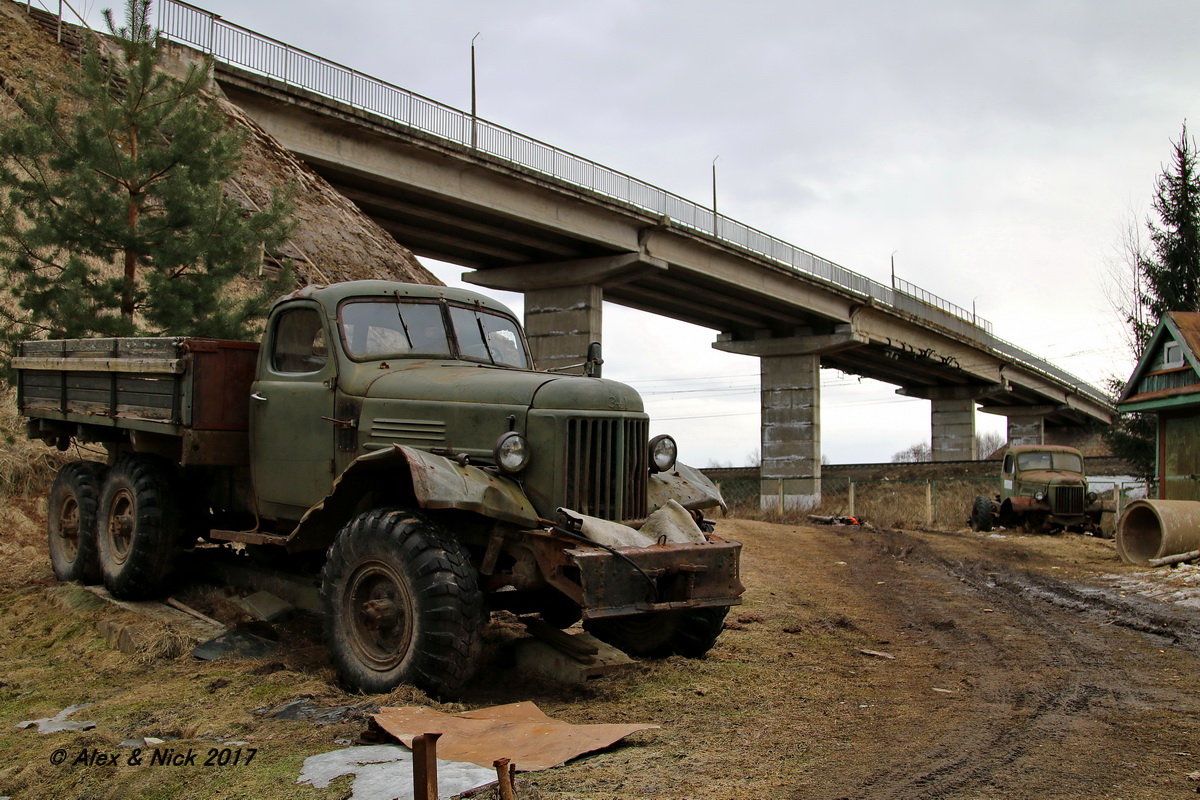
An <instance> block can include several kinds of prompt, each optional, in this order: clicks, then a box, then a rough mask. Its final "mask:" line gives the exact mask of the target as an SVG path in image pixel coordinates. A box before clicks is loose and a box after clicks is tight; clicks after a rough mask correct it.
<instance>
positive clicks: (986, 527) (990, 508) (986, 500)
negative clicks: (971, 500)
mask: <svg viewBox="0 0 1200 800" xmlns="http://www.w3.org/2000/svg"><path fill="white" fill-rule="evenodd" d="M995 508H996V505H995V503H993V502H992V498H990V497H984V496H982V495H980V496H979V497H976V498H975V504H974V505H973V506H971V530H973V531H980V532H982V533H987V532H988V531H990V530H991V529H992V528H994V527H996V511H995Z"/></svg>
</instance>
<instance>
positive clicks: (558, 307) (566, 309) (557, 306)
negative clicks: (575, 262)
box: [525, 286, 604, 374]
mask: <svg viewBox="0 0 1200 800" xmlns="http://www.w3.org/2000/svg"><path fill="white" fill-rule="evenodd" d="M603 305H604V289H602V288H600V287H599V286H564V287H561V288H557V289H533V290H530V291H527V292H525V335H526V336H527V337H528V338H529V349H530V351H532V353H533V363H534V364H536V365H537V368H538V369H547V370H557V369H562V368H563V367H571V366H573V365H576V364H582V363H583V362H584V360H585V359H586V358H587V350H588V345H589V344H591V343H592V342H599V341H602V338H601V333H602V329H603V324H602V323H603V313H602V312H603ZM562 371H563V372H569V373H576V374H583V368H582V367H579V368H575V369H565V370H562Z"/></svg>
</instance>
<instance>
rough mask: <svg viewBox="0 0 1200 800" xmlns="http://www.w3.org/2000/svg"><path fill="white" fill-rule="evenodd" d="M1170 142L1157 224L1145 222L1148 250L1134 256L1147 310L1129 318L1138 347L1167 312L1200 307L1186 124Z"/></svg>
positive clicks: (1192, 162)
mask: <svg viewBox="0 0 1200 800" xmlns="http://www.w3.org/2000/svg"><path fill="white" fill-rule="evenodd" d="M1172 147H1173V149H1174V159H1173V161H1172V164H1171V166H1170V167H1168V168H1166V169H1164V171H1163V173H1162V174H1161V175H1160V176H1159V177H1158V183H1157V185H1156V187H1155V193H1154V203H1153V207H1154V211H1155V213H1157V215H1158V218H1159V224H1155V223H1154V221H1153V220H1150V221H1148V222H1147V223H1146V225H1147V227H1148V228H1149V230H1150V246H1151V249H1152V253H1150V254H1143V255H1142V256H1141V257H1140V258H1139V259H1138V270H1139V272H1140V273H1141V275H1142V279H1143V280H1142V288H1141V297H1140V298H1139V299H1140V300H1141V303H1142V305H1143V307H1144V308H1145V310H1146V311H1147V312H1148V313H1147V314H1146V316H1145V318H1144V319H1143V320H1140V321H1139V320H1135V319H1133V318H1132V317H1131V318H1130V320H1129V321H1130V324H1131V325H1134V326H1135V327H1136V328H1138V330H1137V333H1138V334H1139V343H1140V346H1141V348H1144V347H1145V346H1146V343H1147V342H1148V341H1149V339H1150V335H1151V334H1152V333H1153V332H1154V329H1155V328H1156V327H1158V323H1159V322H1160V321H1161V320H1162V318H1163V315H1164V314H1166V313H1167V312H1168V311H1200V175H1198V174H1197V171H1196V142H1195V140H1193V139H1189V138H1188V134H1187V123H1184V126H1183V130H1182V132H1181V133H1180V135H1179V141H1178V142H1175V143H1174V144H1173V145H1172ZM1139 355H1140V352H1139Z"/></svg>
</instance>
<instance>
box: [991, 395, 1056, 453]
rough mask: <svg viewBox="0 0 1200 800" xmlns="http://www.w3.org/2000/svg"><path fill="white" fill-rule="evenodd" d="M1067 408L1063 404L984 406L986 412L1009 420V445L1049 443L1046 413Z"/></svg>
mask: <svg viewBox="0 0 1200 800" xmlns="http://www.w3.org/2000/svg"><path fill="white" fill-rule="evenodd" d="M1065 409H1066V406H1063V405H1052V404H1044V405H1040V406H990V407H989V406H982V407H981V408H980V409H979V410H980V411H982V412H984V413H985V414H999V415H1000V416H1002V417H1005V418H1006V419H1007V422H1008V446H1009V447H1013V446H1015V445H1019V444H1048V442H1047V441H1046V415H1047V414H1054V413H1057V412H1060V411H1063V410H1065Z"/></svg>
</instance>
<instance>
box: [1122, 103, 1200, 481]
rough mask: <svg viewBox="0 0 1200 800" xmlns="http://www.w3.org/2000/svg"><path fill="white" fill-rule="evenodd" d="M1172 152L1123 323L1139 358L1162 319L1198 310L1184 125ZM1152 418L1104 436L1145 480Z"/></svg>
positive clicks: (1198, 207) (1197, 183)
mask: <svg viewBox="0 0 1200 800" xmlns="http://www.w3.org/2000/svg"><path fill="white" fill-rule="evenodd" d="M1172 150H1173V157H1172V162H1171V164H1170V165H1169V166H1167V167H1164V169H1163V172H1162V174H1161V175H1159V177H1158V181H1157V183H1156V184H1155V192H1154V201H1153V204H1152V205H1153V208H1154V211H1155V214H1156V215H1157V216H1158V222H1157V223H1155V221H1154V220H1153V219H1151V220H1147V222H1146V227H1147V229H1148V230H1149V233H1150V252H1149V253H1146V252H1140V253H1137V254H1136V255H1135V258H1136V264H1137V273H1138V278H1139V280H1138V281H1137V282H1136V285H1137V287H1138V289H1137V297H1136V299H1135V301H1134V303H1133V309H1132V310H1131V311H1128V312H1127V313H1126V322H1127V323H1128V324H1129V326H1130V329H1131V330H1132V332H1133V340H1134V343H1135V352H1134V356H1135V357H1136V358H1139V359H1140V358H1141V356H1142V354H1143V353H1144V352H1145V348H1146V346H1147V345H1148V344H1149V342H1150V336H1151V335H1152V334H1153V333H1154V330H1155V328H1157V327H1158V324H1159V322H1161V321H1162V318H1163V315H1164V314H1166V313H1167V312H1168V311H1200V174H1198V173H1197V163H1196V143H1195V140H1193V139H1191V138H1189V137H1188V133H1187V123H1186V122H1185V123H1184V125H1183V129H1182V131H1181V132H1180V134H1179V141H1177V142H1174V143H1172ZM1111 388H1112V389H1114V390H1115V392H1117V393H1119V392H1120V391H1121V390H1122V389H1123V388H1124V382H1123V381H1116V382H1115V383H1114V385H1113V386H1112V387H1111ZM1155 416H1156V415H1154V414H1145V413H1134V414H1123V415H1121V416H1120V417H1119V418H1118V419H1117V420H1116V421H1115V423H1114V424H1113V425H1112V427H1111V428H1109V429H1108V431H1106V433H1105V436H1104V438H1105V441H1106V442H1107V444H1108V446H1109V449H1111V450H1112V452H1113V454H1114V455H1116V456H1118V457H1120V458H1123V459H1125V460H1126V461H1127V462H1129V463H1130V464H1131V465H1132V466H1133V468H1134V469H1135V471H1136V472H1137V473H1138V474H1139V475H1140V476H1142V477H1146V478H1149V479H1153V478H1154V472H1155V444H1154V438H1155V434H1156V432H1157V421H1156V419H1155Z"/></svg>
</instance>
